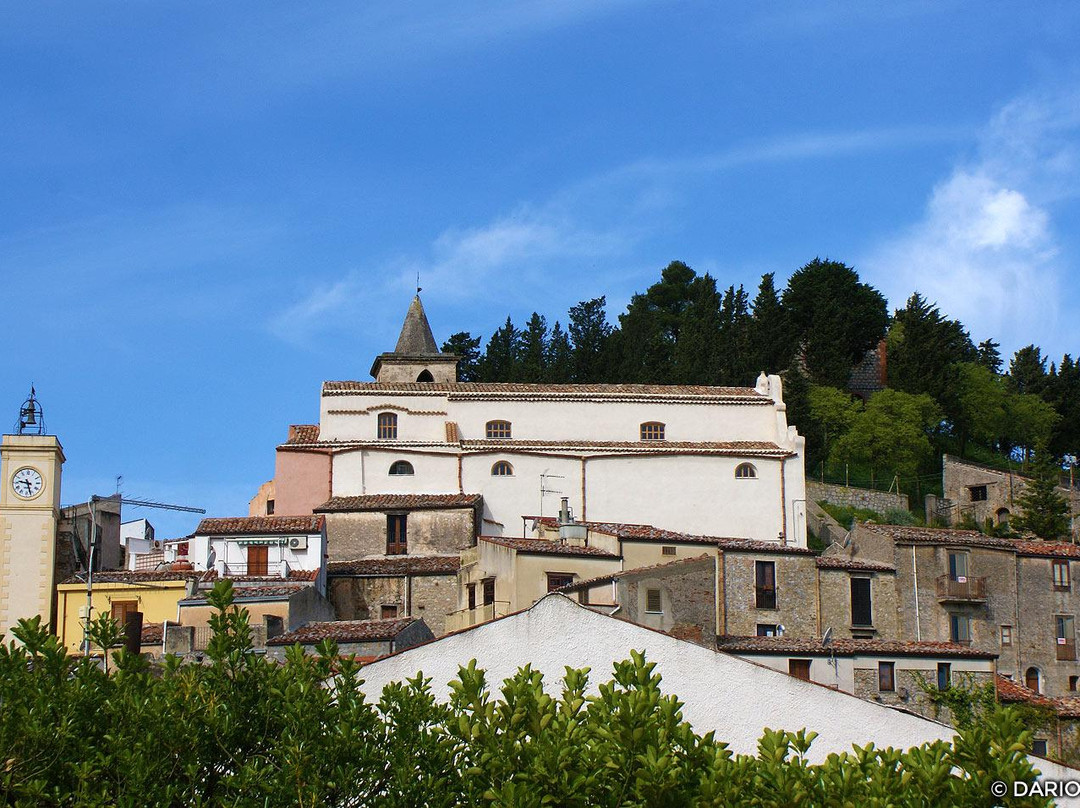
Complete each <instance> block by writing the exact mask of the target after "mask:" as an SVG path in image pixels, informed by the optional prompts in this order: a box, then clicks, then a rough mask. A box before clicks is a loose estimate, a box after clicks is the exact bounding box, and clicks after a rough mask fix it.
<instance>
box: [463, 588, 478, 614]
mask: <svg viewBox="0 0 1080 808" xmlns="http://www.w3.org/2000/svg"><path fill="white" fill-rule="evenodd" d="M465 590H466V591H467V592H468V593H469V609H470V610H472V609H475V608H476V584H469V585H468V586H466V587H465Z"/></svg>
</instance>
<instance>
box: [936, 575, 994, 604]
mask: <svg viewBox="0 0 1080 808" xmlns="http://www.w3.org/2000/svg"><path fill="white" fill-rule="evenodd" d="M937 596H938V600H956V601H964V600H986V579H985V578H966V577H957V578H952V577H951V576H949V575H941V576H939V577H938V579H937Z"/></svg>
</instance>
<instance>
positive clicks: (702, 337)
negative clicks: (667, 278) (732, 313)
mask: <svg viewBox="0 0 1080 808" xmlns="http://www.w3.org/2000/svg"><path fill="white" fill-rule="evenodd" d="M688 294H689V296H690V299H689V301H688V303H687V305H686V307H685V309H683V311H682V312H681V313H680V314H679V317H678V324H677V325H676V326H673V327H672V334H673V335H674V336H673V337H672V339H673V340H674V345H673V347H672V368H671V373H670V377H669V378H670V381H671V382H674V383H677V384H717V383H722V381H721V376H722V369H721V366H720V360H721V356H722V355H724V351H723V347H722V345H721V339H722V337H723V333H722V332H723V328H724V325H723V324H722V322H721V318H722V316H723V315H722V314H721V297H720V294H719V292H717V289H716V280H715V279H714V278H713V277H712V276H710V275H703V276H701V277H699V278H694V279H693V280H692V281H691V282H690V285H689V287H688Z"/></svg>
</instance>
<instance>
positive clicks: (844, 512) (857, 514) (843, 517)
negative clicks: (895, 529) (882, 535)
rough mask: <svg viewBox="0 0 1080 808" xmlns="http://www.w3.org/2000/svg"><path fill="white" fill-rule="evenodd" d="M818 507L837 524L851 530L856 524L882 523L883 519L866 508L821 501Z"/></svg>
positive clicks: (875, 512)
mask: <svg viewBox="0 0 1080 808" xmlns="http://www.w3.org/2000/svg"><path fill="white" fill-rule="evenodd" d="M818 505H820V506H821V507H822V508H823V509H824V510H825V513H827V514H829V516H831V517H832V518H833V519H835V520H836V521H837V522H839V523H840V524H841V525H842V526H843V527H845V528H847V529H848V530H851V528H853V527H854V526H855V523H856V522H868V521H873V522H884V521H885V517H883V516H882V515H881V514H880V513H878V512H877V511H871V510H869V509H867V508H853V507H851V506H850V505H834V504H833V503H831V502H826V501H825V500H821V501H820V502H819V503H818Z"/></svg>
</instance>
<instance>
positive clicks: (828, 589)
mask: <svg viewBox="0 0 1080 808" xmlns="http://www.w3.org/2000/svg"><path fill="white" fill-rule="evenodd" d="M867 577H868V578H870V611H871V619H872V620H873V621H874V625H873V631H874V638H875V639H882V640H895V639H900V638H901V637H900V626H899V625H898V619H897V597H896V573H894V572H863V571H851V570H838V569H822V570H818V593H819V598H820V603H821V606H820V608H821V631H822V633H824V632H825V630H826V629H830V628H831V629H832V636H833V637H835V638H837V639H848V638H851V636H852V633H853V629H854V631H855V633H859V634H863V635H865V634H866V633H867V631H868V630H867V629H866V628H865V627H854V626H852V624H851V579H852V578H867Z"/></svg>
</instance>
